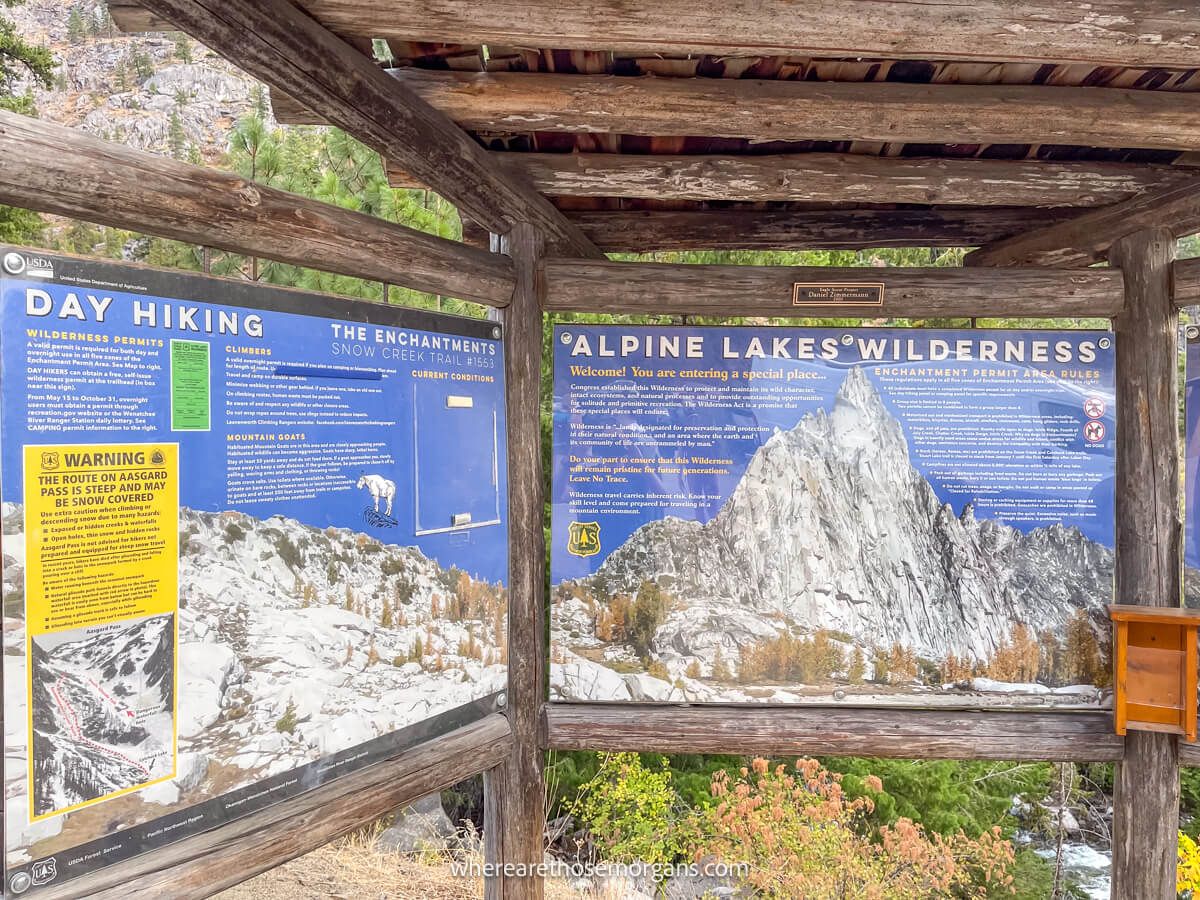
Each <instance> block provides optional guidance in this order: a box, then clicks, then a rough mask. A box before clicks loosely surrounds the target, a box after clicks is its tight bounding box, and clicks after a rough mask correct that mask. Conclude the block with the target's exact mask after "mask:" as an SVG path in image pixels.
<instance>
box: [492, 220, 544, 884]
mask: <svg viewBox="0 0 1200 900" xmlns="http://www.w3.org/2000/svg"><path fill="white" fill-rule="evenodd" d="M500 246H501V249H502V250H503V251H504V252H505V253H507V254H508V255H509V256H511V257H512V260H513V265H514V267H515V271H516V277H517V287H516V290H515V291H513V299H512V303H511V304H510V305H509V306H508V307H507V308H505V309H504V310H503V311H502V312H501V313H500V319H501V321H502V322H503V323H504V384H505V392H506V397H507V401H508V405H507V410H506V413H505V421H506V423H507V427H508V710H507V712H508V718H509V721H510V722H511V723H512V730H513V751H512V755H511V756H510V758H509V759H508V760H507V761H506V762H505V764H504V766H503V767H502V768H501V769H500V770H499V771H498V772H497V773H495V774H494V775H493V776H492V777H491V778H489V784H492V783H497V787H498V788H499V795H498V799H497V800H495V801H492V802H490V803H489V804H488V809H489V811H491V812H492V814H493V815H494V816H495V820H494V821H493V823H492V828H493V830H498V831H500V832H501V834H500V835H499V836H498V837H499V841H500V843H499V845H498V846H497V847H496V848H495V849H496V852H497V853H498V856H497V857H496V859H495V861H496V862H498V863H501V864H505V865H523V866H532V865H537V864H539V863H541V862H542V854H543V852H544V834H545V830H546V820H545V807H544V802H545V789H546V786H545V781H544V778H543V765H544V754H543V753H542V748H541V740H540V725H541V710H542V703H543V702H544V701H545V675H546V642H545V631H544V629H543V623H544V621H545V618H544V616H545V607H544V603H543V600H544V597H543V594H544V587H543V585H544V582H545V577H546V549H545V533H544V531H543V526H542V517H543V515H544V513H545V509H544V505H543V503H544V497H543V493H544V492H543V487H542V484H543V482H542V475H543V473H542V438H541V389H540V385H541V377H542V335H543V328H542V303H543V300H544V297H545V294H546V280H545V274H544V272H543V270H542V262H543V259H544V256H545V239H544V237H543V235H542V233H541V232H540V231H539V230H538V229H536V228H535V227H533V226H532V225H527V224H524V223H518V224H517V225H515V226H513V229H512V230H511V231H510V232H509V233H508V234H507V235H504V236H503V237H502V238H501V241H500ZM542 894H543V884H542V879H541V878H540V877H534V876H530V875H526V876H525V877H517V876H515V875H511V876H510V875H507V874H505V875H502V876H501V877H498V878H495V879H492V880H490V881H489V883H488V884H487V886H486V895H487V897H488V900H541V897H542Z"/></svg>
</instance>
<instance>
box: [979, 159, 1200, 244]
mask: <svg viewBox="0 0 1200 900" xmlns="http://www.w3.org/2000/svg"><path fill="white" fill-rule="evenodd" d="M1160 225H1161V226H1164V227H1166V228H1169V229H1170V230H1171V233H1172V234H1174V235H1175V237H1183V236H1184V235H1188V234H1194V233H1195V232H1197V231H1200V178H1195V177H1193V178H1189V179H1187V180H1185V181H1181V182H1175V183H1173V184H1169V185H1167V186H1165V187H1162V188H1159V189H1157V190H1152V191H1146V192H1145V193H1143V194H1138V195H1137V196H1136V197H1133V198H1131V199H1129V200H1123V201H1122V202H1120V203H1114V204H1112V205H1111V206H1105V207H1102V208H1100V209H1094V210H1091V211H1089V212H1085V213H1080V214H1079V215H1078V216H1075V217H1074V218H1071V219H1067V220H1066V221H1065V222H1059V223H1057V224H1054V225H1048V226H1046V227H1044V228H1037V229H1034V230H1032V231H1027V232H1025V233H1024V234H1019V235H1014V236H1013V237H1010V238H1005V239H1004V240H1002V241H997V242H996V243H994V244H991V245H989V246H987V247H980V248H979V249H978V250H976V251H975V252H973V253H969V254H967V257H966V259H965V260H964V263H965V264H966V265H968V266H1086V265H1089V264H1091V263H1094V262H1097V261H1098V260H1100V259H1103V258H1104V255H1105V254H1106V253H1107V252H1108V250H1109V248H1110V247H1112V246H1113V245H1114V243H1115V242H1116V241H1117V240H1119V239H1120V238H1122V237H1124V236H1125V235H1129V234H1133V233H1134V232H1136V231H1139V230H1142V229H1146V228H1154V227H1158V226H1160Z"/></svg>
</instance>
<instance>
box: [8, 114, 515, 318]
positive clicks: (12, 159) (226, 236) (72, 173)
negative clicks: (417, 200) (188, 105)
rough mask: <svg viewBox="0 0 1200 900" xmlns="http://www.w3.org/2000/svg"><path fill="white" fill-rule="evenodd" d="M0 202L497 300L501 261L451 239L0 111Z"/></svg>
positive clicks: (501, 298) (505, 273)
mask: <svg viewBox="0 0 1200 900" xmlns="http://www.w3.org/2000/svg"><path fill="white" fill-rule="evenodd" d="M0 157H2V158H3V159H4V165H3V166H0V203H6V204H9V205H12V206H20V207H25V208H27V209H34V210H38V211H41V212H48V213H53V214H56V215H61V216H70V217H72V218H76V219H83V220H84V221H87V222H98V223H100V224H103V225H112V226H115V227H118V228H133V229H136V230H138V231H142V232H145V233H146V234H154V235H159V236H162V237H167V238H172V239H174V240H178V241H185V242H187V243H191V244H202V245H204V246H208V247H215V248H217V249H220V250H227V251H230V252H232V253H243V254H246V255H248V256H261V257H265V258H267V259H275V260H280V261H281V262H285V263H290V264H292V265H297V266H307V267H311V268H314V269H321V270H323V271H327V272H337V273H339V274H342V275H350V276H353V277H355V278H367V279H371V280H375V281H386V282H388V283H391V284H400V285H404V286H406V287H411V288H413V289H415V290H419V291H428V292H430V293H437V294H446V295H448V296H451V297H461V298H463V299H466V300H475V301H477V302H480V303H486V304H489V305H491V306H504V305H507V303H508V302H509V300H510V298H511V296H512V291H513V284H514V282H513V271H512V264H511V262H510V261H509V260H508V259H506V258H504V257H502V256H500V255H498V254H493V253H486V252H483V251H480V250H477V249H475V248H472V247H467V246H464V245H463V244H460V243H458V242H456V241H448V240H446V239H444V238H439V237H435V236H434V235H431V234H426V233H425V232H422V231H417V230H415V229H413V228H407V227H405V226H403V225H397V224H395V223H392V222H387V221H385V220H383V219H377V218H375V217H374V216H368V215H364V214H363V213H358V212H352V211H351V210H348V209H342V208H341V207H340V206H333V205H330V204H328V203H321V202H319V201H317V200H310V199H308V198H307V197H300V196H297V195H296V194H289V193H286V192H284V191H280V190H276V189H274V188H270V187H267V186H266V185H261V184H257V183H255V182H252V181H247V180H245V179H244V178H240V177H238V176H237V175H230V174H228V173H225V172H219V171H217V170H215V169H208V168H204V167H202V166H193V165H189V164H187V163H182V162H178V161H176V160H173V159H168V158H165V157H160V156H155V155H153V154H151V153H145V152H143V151H140V150H133V149H131V148H128V147H124V146H121V145H120V144H112V143H108V142H105V141H102V140H100V139H98V138H95V137H92V136H91V135H88V134H85V133H83V132H80V131H75V130H74V129H71V128H64V127H63V126H61V125H55V124H53V123H51V122H46V121H44V120H39V119H31V118H27V117H25V116H19V115H17V114H16V113H10V112H5V111H3V110H0Z"/></svg>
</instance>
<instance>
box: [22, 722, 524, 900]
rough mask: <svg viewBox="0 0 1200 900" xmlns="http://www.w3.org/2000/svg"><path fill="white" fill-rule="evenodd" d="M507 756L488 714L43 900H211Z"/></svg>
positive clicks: (47, 890) (504, 734) (505, 742)
mask: <svg viewBox="0 0 1200 900" xmlns="http://www.w3.org/2000/svg"><path fill="white" fill-rule="evenodd" d="M511 752H512V733H511V731H510V729H509V725H508V720H507V719H505V718H504V716H501V715H491V716H488V717H487V718H485V719H482V720H480V721H478V722H476V723H475V724H473V725H468V726H466V727H464V728H460V729H458V730H457V731H453V732H451V733H449V734H447V735H445V736H443V737H440V738H437V739H435V740H431V741H427V742H426V743H424V744H420V745H418V746H417V747H414V748H413V749H411V750H407V751H405V752H404V753H401V754H399V755H398V756H396V757H395V758H393V759H388V760H384V761H382V762H378V763H375V764H374V765H371V766H368V767H367V768H365V769H361V770H360V771H358V772H354V773H351V774H349V775H344V776H342V777H341V778H337V779H335V780H333V781H330V782H328V783H326V784H324V785H322V786H320V787H318V788H315V789H314V790H311V791H307V792H306V793H303V794H300V795H299V796H296V797H293V798H292V799H290V800H285V801H282V802H280V803H276V804H275V805H273V806H269V807H267V808H266V809H263V810H261V811H260V812H257V813H253V814H251V815H249V816H246V817H245V818H242V819H235V820H234V821H232V822H230V823H229V824H227V825H223V826H221V827H220V828H214V829H212V830H211V831H206V832H204V833H202V834H198V835H195V836H194V837H190V838H185V839H184V840H181V841H179V842H177V843H174V844H168V845H166V846H164V847H160V848H158V849H156V850H155V851H154V852H153V853H145V854H143V855H141V856H136V857H134V858H132V859H130V860H128V861H126V862H121V863H117V864H116V865H112V866H108V867H107V868H104V869H100V870H98V871H96V872H94V873H92V874H90V875H84V876H82V877H80V878H76V879H74V880H72V881H68V882H64V883H62V884H61V885H57V886H56V885H49V886H47V887H44V888H40V889H39V890H38V892H37V894H38V896H39V897H42V898H45V900H65V898H69V897H70V898H75V897H88V898H90V900H159V898H162V897H172V898H184V897H188V898H192V897H208V896H210V895H211V894H215V893H217V892H219V891H223V890H225V889H226V888H229V887H232V886H233V885H235V884H238V883H240V882H242V881H245V880H246V879H247V878H252V877H253V876H255V875H257V874H259V873H260V872H265V871H266V870H267V869H271V868H274V867H275V866H278V865H282V864H283V863H285V862H287V861H288V860H290V859H295V858H296V857H297V856H302V855H303V854H305V853H308V852H310V851H312V850H315V849H317V848H318V847H320V846H322V845H324V844H327V843H329V841H331V840H333V839H335V838H338V837H341V836H342V835H344V834H348V833H349V832H351V831H354V830H356V829H358V828H362V827H363V826H365V825H369V824H370V823H372V822H374V821H375V820H376V819H379V818H381V817H382V816H385V815H387V814H388V813H389V812H391V811H392V810H394V809H396V808H397V807H400V806H403V805H404V804H406V803H411V802H412V801H413V800H417V799H419V798H421V797H424V796H425V795H426V794H430V793H433V792H434V791H440V790H444V789H445V788H448V787H451V786H452V785H454V784H457V783H458V782H460V781H462V780H463V779H464V778H470V777H471V776H472V775H477V774H479V773H480V772H485V771H487V770H488V769H491V768H494V767H495V766H497V765H499V764H500V763H501V762H502V761H504V760H505V759H507V758H508V756H509V754H510V753H511Z"/></svg>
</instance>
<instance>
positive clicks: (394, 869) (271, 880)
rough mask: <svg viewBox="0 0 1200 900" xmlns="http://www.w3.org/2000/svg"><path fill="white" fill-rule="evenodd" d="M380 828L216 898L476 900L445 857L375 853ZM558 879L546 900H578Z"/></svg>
mask: <svg viewBox="0 0 1200 900" xmlns="http://www.w3.org/2000/svg"><path fill="white" fill-rule="evenodd" d="M378 834H379V829H378V828H376V829H371V830H369V831H362V832H357V833H355V834H352V835H349V836H348V837H345V838H342V839H341V840H338V841H334V842H333V843H332V844H327V845H326V846H324V847H322V848H320V849H319V850H314V851H313V852H312V853H309V854H308V855H306V856H301V857H299V858H298V859H294V860H292V861H291V862H289V863H285V864H283V865H282V866H280V867H278V868H277V869H272V870H271V871H269V872H264V873H263V874H262V875H259V876H258V877H257V878H252V879H250V880H249V881H246V882H243V883H242V884H239V885H237V886H236V887H233V888H230V889H229V890H227V891H224V892H222V893H220V894H218V895H217V897H218V898H220V900H306V898H332V900H476V898H479V897H482V896H483V880H482V879H479V878H464V877H460V876H457V875H455V874H454V873H453V872H451V870H450V861H451V860H450V856H449V855H448V854H438V853H426V854H421V855H418V856H407V855H404V854H399V853H388V852H381V851H380V850H378V849H377V848H376V840H377V837H378ZM583 897H589V898H592V900H595V897H596V895H594V894H581V893H579V892H578V891H575V890H572V889H571V887H570V886H569V885H567V884H566V883H564V882H563V881H561V880H555V879H548V880H547V881H546V898H547V900H580V898H583Z"/></svg>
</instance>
